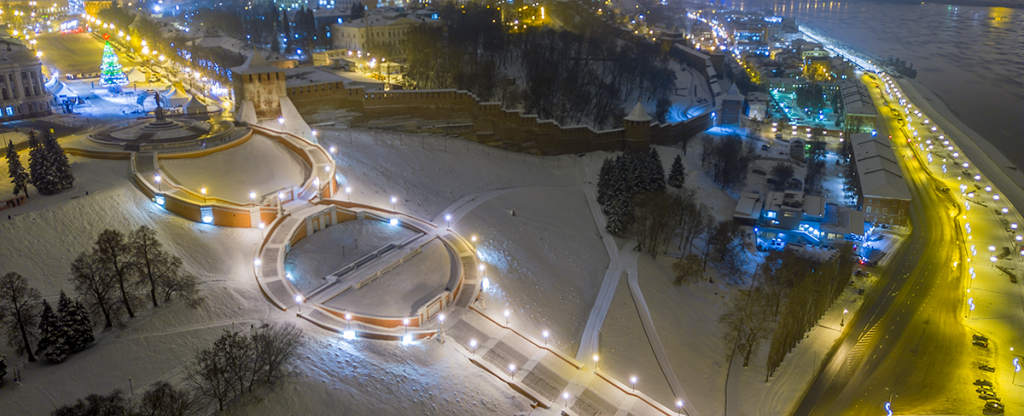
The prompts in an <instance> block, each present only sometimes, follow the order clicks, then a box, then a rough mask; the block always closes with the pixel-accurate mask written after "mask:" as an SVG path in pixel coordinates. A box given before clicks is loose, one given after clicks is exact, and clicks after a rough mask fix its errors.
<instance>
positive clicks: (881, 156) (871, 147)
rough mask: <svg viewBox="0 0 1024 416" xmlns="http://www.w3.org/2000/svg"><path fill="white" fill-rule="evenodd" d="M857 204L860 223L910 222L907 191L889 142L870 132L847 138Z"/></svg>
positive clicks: (908, 189) (899, 223)
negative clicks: (862, 216)
mask: <svg viewBox="0 0 1024 416" xmlns="http://www.w3.org/2000/svg"><path fill="white" fill-rule="evenodd" d="M850 144H851V146H852V153H853V155H852V156H853V157H852V158H851V159H850V162H851V163H853V166H854V172H856V175H857V205H859V206H861V207H862V209H863V212H864V220H865V221H867V222H869V223H873V224H885V225H892V226H904V225H907V224H908V222H909V220H910V201H911V196H910V188H909V187H908V186H907V182H906V180H905V179H904V177H903V170H901V169H900V166H899V164H898V163H897V158H896V153H895V152H893V149H892V147H891V146H890V144H889V140H888V139H885V138H881V137H878V136H877V135H874V134H870V133H855V134H851V135H850Z"/></svg>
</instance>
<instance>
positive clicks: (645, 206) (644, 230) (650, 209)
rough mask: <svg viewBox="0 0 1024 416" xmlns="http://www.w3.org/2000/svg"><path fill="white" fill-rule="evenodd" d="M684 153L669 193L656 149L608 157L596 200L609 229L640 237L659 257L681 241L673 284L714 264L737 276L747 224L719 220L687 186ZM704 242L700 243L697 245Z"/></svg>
mask: <svg viewBox="0 0 1024 416" xmlns="http://www.w3.org/2000/svg"><path fill="white" fill-rule="evenodd" d="M685 178H686V173H685V168H684V167H683V163H682V157H681V156H678V155H677V156H676V158H675V160H673V162H672V167H671V169H670V173H669V177H668V181H667V183H668V184H669V185H670V186H672V187H673V188H676V189H677V191H673V192H666V190H665V185H666V180H665V171H664V168H663V167H662V165H661V158H660V156H659V155H658V152H657V150H655V149H653V148H652V149H651V150H650V151H648V152H641V153H632V152H627V153H624V154H622V155H619V156H617V157H615V158H609V159H606V160H605V162H604V163H603V164H602V166H601V170H600V172H599V173H598V182H597V202H598V204H599V205H601V208H602V211H603V212H604V214H605V215H606V217H607V219H608V221H607V224H606V229H607V230H608V232H610V233H612V234H613V235H616V236H620V237H635V238H636V240H637V249H638V250H640V251H642V252H645V253H647V254H650V255H651V257H652V258H656V257H657V256H658V254H666V253H667V252H668V249H669V247H670V246H671V245H672V243H676V249H677V250H679V252H680V255H679V258H678V259H677V260H676V261H675V262H674V263H673V265H672V270H673V273H674V275H675V280H674V283H675V284H677V285H679V284H682V283H684V282H693V281H696V280H698V279H699V278H700V277H701V276H703V274H704V272H705V271H706V270H707V266H708V264H709V262H710V263H712V264H714V265H716V266H717V267H719V269H720V270H721V271H723V272H724V273H725V274H726V275H729V276H738V275H739V274H740V273H741V272H742V270H743V268H744V267H745V266H746V255H745V253H744V252H745V249H744V247H743V239H742V237H743V235H744V231H743V229H742V228H741V227H740V226H739V224H737V223H736V222H734V221H732V219H731V218H730V219H726V220H723V221H718V220H716V219H715V216H714V215H713V214H712V211H711V208H710V207H708V206H707V205H706V204H704V203H703V202H701V201H699V199H698V197H697V193H696V191H694V190H693V189H689V188H686V187H684V184H685ZM698 243H701V244H698Z"/></svg>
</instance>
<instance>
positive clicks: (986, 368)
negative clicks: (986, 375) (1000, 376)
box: [978, 364, 996, 373]
mask: <svg viewBox="0 0 1024 416" xmlns="http://www.w3.org/2000/svg"><path fill="white" fill-rule="evenodd" d="M978 369H979V370H981V371H988V372H990V373H994V372H996V368H995V367H993V366H990V365H987V364H982V365H979V366H978Z"/></svg>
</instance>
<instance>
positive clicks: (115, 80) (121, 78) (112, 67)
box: [100, 42, 128, 88]
mask: <svg viewBox="0 0 1024 416" xmlns="http://www.w3.org/2000/svg"><path fill="white" fill-rule="evenodd" d="M100 83H101V84H102V85H104V86H107V87H118V88H119V87H121V86H122V85H125V84H127V83H128V77H126V76H125V75H124V68H121V63H120V62H118V61H117V53H115V52H114V48H113V47H112V46H110V42H107V43H106V44H105V45H103V62H102V63H101V64H100Z"/></svg>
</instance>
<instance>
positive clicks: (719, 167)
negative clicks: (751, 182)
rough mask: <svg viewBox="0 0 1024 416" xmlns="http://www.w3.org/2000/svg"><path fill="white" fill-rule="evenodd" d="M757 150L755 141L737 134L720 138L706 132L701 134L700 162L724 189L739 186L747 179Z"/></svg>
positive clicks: (712, 178)
mask: <svg viewBox="0 0 1024 416" xmlns="http://www.w3.org/2000/svg"><path fill="white" fill-rule="evenodd" d="M755 150H756V149H754V145H753V142H749V141H744V140H743V139H742V138H741V137H740V136H738V135H735V134H730V135H728V136H725V137H720V138H715V137H714V136H711V135H708V134H705V135H703V136H701V151H700V164H701V166H702V167H703V168H704V170H705V171H707V172H708V175H710V176H711V180H712V181H714V182H715V183H716V184H718V186H719V187H721V188H722V189H733V188H738V187H741V186H742V185H743V184H744V183H746V181H747V171H748V169H749V168H750V164H751V163H753V161H754V160H755V159H756V156H755V154H754V152H755Z"/></svg>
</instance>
